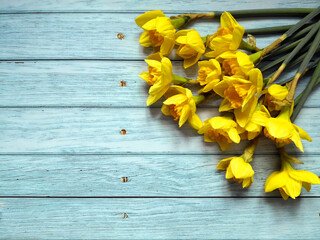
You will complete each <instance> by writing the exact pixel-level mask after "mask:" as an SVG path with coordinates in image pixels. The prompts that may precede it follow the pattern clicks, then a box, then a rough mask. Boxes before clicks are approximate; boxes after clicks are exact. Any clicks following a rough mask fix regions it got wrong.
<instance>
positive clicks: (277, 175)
mask: <svg viewBox="0 0 320 240" xmlns="http://www.w3.org/2000/svg"><path fill="white" fill-rule="evenodd" d="M288 178H289V177H288V175H287V174H286V173H285V172H279V171H275V172H273V173H271V175H270V176H269V177H268V178H267V180H266V183H265V189H264V190H265V192H272V191H273V190H275V189H277V188H281V187H283V186H284V185H285V184H286V181H287V179H288Z"/></svg>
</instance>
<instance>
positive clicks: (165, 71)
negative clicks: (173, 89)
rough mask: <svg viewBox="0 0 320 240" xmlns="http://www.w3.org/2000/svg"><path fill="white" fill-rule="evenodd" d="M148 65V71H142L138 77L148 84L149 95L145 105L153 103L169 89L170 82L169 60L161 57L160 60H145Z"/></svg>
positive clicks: (170, 66)
mask: <svg viewBox="0 0 320 240" xmlns="http://www.w3.org/2000/svg"><path fill="white" fill-rule="evenodd" d="M145 61H146V62H147V63H148V65H149V72H142V73H141V74H140V77H141V78H142V79H144V80H145V81H146V82H147V83H148V84H149V85H152V86H151V87H150V89H149V97H148V99H147V105H148V106H150V105H151V104H153V103H155V102H156V101H157V100H158V99H159V98H161V97H162V96H163V95H164V94H165V92H166V91H167V90H168V89H169V87H170V84H171V82H172V64H171V61H170V60H169V59H168V58H166V57H163V58H162V59H161V60H160V61H159V60H153V59H146V60H145Z"/></svg>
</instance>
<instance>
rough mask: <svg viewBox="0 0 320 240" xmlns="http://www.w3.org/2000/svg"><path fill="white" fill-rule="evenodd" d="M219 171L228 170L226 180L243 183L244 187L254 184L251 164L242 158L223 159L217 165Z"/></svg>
mask: <svg viewBox="0 0 320 240" xmlns="http://www.w3.org/2000/svg"><path fill="white" fill-rule="evenodd" d="M217 169H219V170H226V179H228V180H234V181H237V182H239V183H242V187H243V188H246V187H250V186H251V184H252V183H253V175H254V171H253V169H252V167H251V165H250V163H248V162H246V161H245V160H244V159H243V158H242V157H230V158H226V159H223V160H221V161H220V162H219V164H218V165H217Z"/></svg>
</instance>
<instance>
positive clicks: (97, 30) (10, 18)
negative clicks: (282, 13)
mask: <svg viewBox="0 0 320 240" xmlns="http://www.w3.org/2000/svg"><path fill="white" fill-rule="evenodd" d="M139 15H140V14H137V13H78V14H75V13H54V14H1V15H0V31H1V33H2V34H1V35H0V56H1V57H0V59H8V60H12V59H13V60H16V59H117V60H119V59H141V60H142V59H144V58H145V57H146V56H148V55H149V54H150V53H152V48H144V47H142V46H140V45H139V37H140V34H141V33H142V32H143V31H142V29H141V28H139V27H138V26H137V25H136V23H135V22H134V19H135V18H136V17H137V16H139ZM299 19H300V18H289V19H281V18H279V19H277V21H274V20H273V19H262V20H259V21H252V20H244V21H240V23H241V24H242V25H243V26H244V27H245V28H257V27H264V26H277V25H286V24H294V23H296V22H297V21H298V20H299ZM218 21H219V20H216V21H212V20H199V21H197V22H196V23H194V24H190V25H188V27H189V28H195V29H196V30H198V31H199V33H200V34H201V35H202V36H206V35H207V34H212V33H214V32H215V31H217V29H218V27H219V22H218ZM118 33H123V34H124V39H122V40H120V39H118V38H117V34H118ZM276 38H277V36H275V35H273V36H270V37H263V38H262V37H259V38H257V46H259V47H262V48H263V47H264V46H267V45H268V44H270V43H271V42H273V41H274V40H275V39H276ZM170 59H177V56H176V55H175V53H174V52H173V53H172V54H171V55H170Z"/></svg>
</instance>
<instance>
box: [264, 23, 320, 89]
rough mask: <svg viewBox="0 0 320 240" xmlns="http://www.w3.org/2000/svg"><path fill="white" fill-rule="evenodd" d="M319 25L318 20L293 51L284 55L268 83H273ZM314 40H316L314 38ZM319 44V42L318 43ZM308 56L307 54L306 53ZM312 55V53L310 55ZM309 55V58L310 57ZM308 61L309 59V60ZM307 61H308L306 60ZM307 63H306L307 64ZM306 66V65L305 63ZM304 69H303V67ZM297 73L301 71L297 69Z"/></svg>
mask: <svg viewBox="0 0 320 240" xmlns="http://www.w3.org/2000/svg"><path fill="white" fill-rule="evenodd" d="M319 27H320V22H318V24H316V25H315V26H314V27H313V28H312V29H311V31H310V32H309V33H308V34H307V36H305V37H304V38H303V39H302V41H301V42H300V43H299V44H298V46H296V47H295V48H294V49H293V51H292V52H291V53H290V54H289V55H287V56H286V58H285V59H284V61H283V63H282V64H281V66H280V67H279V68H278V70H277V71H276V72H275V73H274V74H273V76H272V77H271V79H270V81H269V82H268V84H271V83H273V82H274V81H275V80H276V79H277V78H278V77H279V76H280V74H281V73H282V72H283V70H284V69H285V68H286V66H287V65H288V63H289V62H290V61H291V60H292V58H293V57H295V56H296V54H297V53H298V52H299V51H300V50H301V49H302V47H304V45H305V44H306V43H307V42H308V41H309V40H310V39H311V37H312V36H313V35H314V34H315V33H316V32H317V31H318V29H319ZM315 41H316V40H315ZM318 45H319V44H318ZM318 45H317V46H316V48H317V47H318ZM307 56H308V55H307ZM312 56H313V55H312ZM312 56H311V58H312ZM311 58H310V59H311ZM309 61H310V60H309ZM308 63H309V62H308ZM308 63H307V64H308ZM306 66H307V65H306ZM303 70H304V69H303ZM299 73H302V72H300V71H299Z"/></svg>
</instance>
